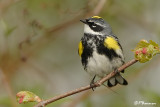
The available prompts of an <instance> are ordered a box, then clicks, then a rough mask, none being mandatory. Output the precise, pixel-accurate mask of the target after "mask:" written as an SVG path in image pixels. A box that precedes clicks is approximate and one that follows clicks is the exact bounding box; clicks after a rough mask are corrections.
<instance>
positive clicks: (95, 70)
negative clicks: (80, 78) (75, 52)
mask: <svg viewBox="0 0 160 107" xmlns="http://www.w3.org/2000/svg"><path fill="white" fill-rule="evenodd" d="M86 71H87V72H88V73H89V74H91V75H97V76H99V77H104V76H105V75H106V74H108V73H110V72H111V71H112V64H111V62H110V60H109V59H108V58H107V57H106V56H105V55H101V54H98V53H97V52H93V56H92V57H90V58H88V64H87V68H86Z"/></svg>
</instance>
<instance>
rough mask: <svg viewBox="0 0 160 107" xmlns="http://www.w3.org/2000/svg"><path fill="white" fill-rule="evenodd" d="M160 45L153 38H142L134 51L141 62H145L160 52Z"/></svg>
mask: <svg viewBox="0 0 160 107" xmlns="http://www.w3.org/2000/svg"><path fill="white" fill-rule="evenodd" d="M159 47H160V46H159V45H158V44H157V43H155V42H154V41H152V40H150V41H149V42H147V41H146V40H141V41H140V42H139V43H138V45H137V46H136V48H135V49H134V50H133V52H134V53H135V58H136V59H137V60H138V61H139V62H141V63H145V62H147V61H149V60H151V59H152V57H153V56H154V55H156V54H159V53H160V49H159Z"/></svg>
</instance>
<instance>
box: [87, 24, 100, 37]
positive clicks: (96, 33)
mask: <svg viewBox="0 0 160 107" xmlns="http://www.w3.org/2000/svg"><path fill="white" fill-rule="evenodd" d="M84 33H89V34H93V35H101V33H99V32H95V31H93V30H92V29H91V28H90V27H89V26H88V25H86V24H85V25H84Z"/></svg>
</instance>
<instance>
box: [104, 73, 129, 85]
mask: <svg viewBox="0 0 160 107" xmlns="http://www.w3.org/2000/svg"><path fill="white" fill-rule="evenodd" d="M117 83H119V84H121V85H128V82H127V81H126V80H125V79H124V78H123V77H122V76H121V75H120V73H117V74H116V75H115V76H114V77H112V78H110V79H109V80H108V84H107V85H108V87H113V86H115V85H117Z"/></svg>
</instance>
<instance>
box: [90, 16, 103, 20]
mask: <svg viewBox="0 0 160 107" xmlns="http://www.w3.org/2000/svg"><path fill="white" fill-rule="evenodd" d="M92 18H96V19H100V18H101V17H99V16H93V17H92Z"/></svg>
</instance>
